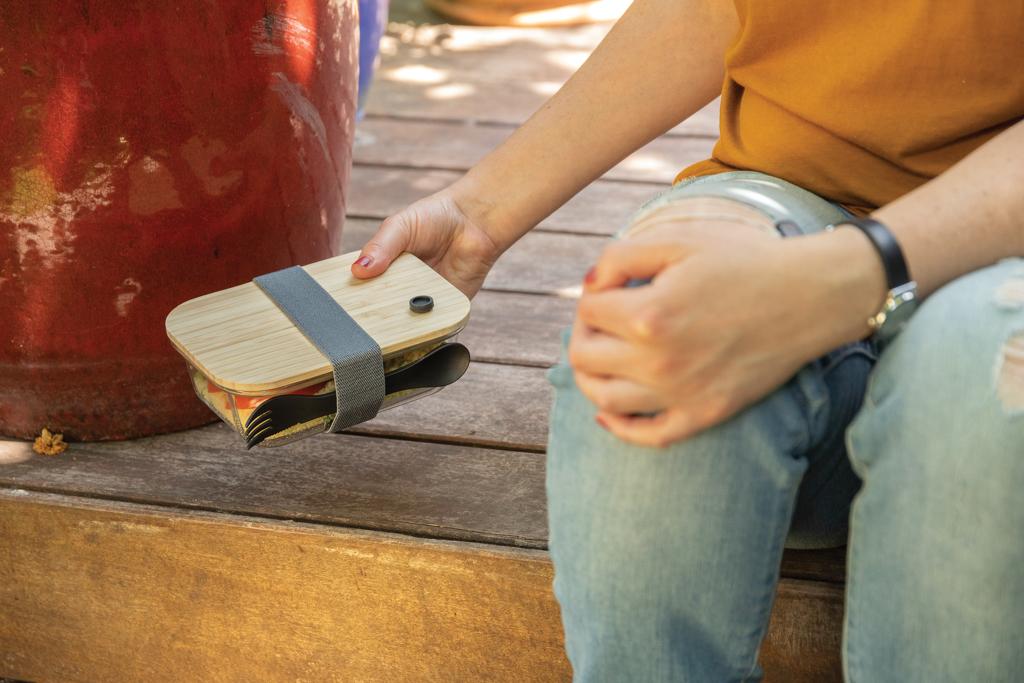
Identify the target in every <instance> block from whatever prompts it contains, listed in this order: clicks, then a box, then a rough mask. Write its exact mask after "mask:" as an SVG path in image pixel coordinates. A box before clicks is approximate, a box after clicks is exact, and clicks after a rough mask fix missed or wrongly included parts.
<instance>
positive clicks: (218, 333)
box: [166, 251, 470, 395]
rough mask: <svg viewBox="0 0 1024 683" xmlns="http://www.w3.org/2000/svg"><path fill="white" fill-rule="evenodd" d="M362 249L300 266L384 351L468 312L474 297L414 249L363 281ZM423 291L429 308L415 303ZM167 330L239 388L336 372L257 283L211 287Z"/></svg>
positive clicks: (460, 321) (175, 314)
mask: <svg viewBox="0 0 1024 683" xmlns="http://www.w3.org/2000/svg"><path fill="white" fill-rule="evenodd" d="M358 256H359V252H355V251H354V252H351V253H348V254H343V255H341V256H335V257H333V258H329V259H325V260H323V261H317V262H316V263H311V264H309V265H307V266H303V268H304V269H305V271H306V272H307V273H309V274H310V275H311V276H312V277H313V279H314V280H316V281H317V282H318V283H320V286H321V287H323V288H324V289H325V290H327V292H328V294H330V295H331V296H332V297H333V298H334V300H335V301H337V302H338V303H339V304H340V305H341V307H342V308H344V309H345V311H346V312H348V314H349V315H350V316H352V318H353V319H354V320H355V321H356V322H357V323H359V325H360V327H362V328H363V329H364V330H366V332H367V334H369V335H370V336H371V337H373V339H374V340H375V341H376V342H377V344H379V345H380V349H381V354H382V355H383V357H384V358H389V357H391V356H395V355H398V354H400V353H402V352H403V351H406V350H408V349H411V348H413V347H416V346H419V345H420V344H424V343H429V342H432V341H440V340H442V339H445V338H447V337H449V336H451V335H452V334H454V333H455V332H457V331H458V330H460V329H461V328H462V327H463V326H464V325H465V324H466V321H467V320H468V319H469V308H470V305H469V299H468V298H466V295H465V294H463V293H462V292H461V291H459V290H458V289H457V288H456V287H455V286H454V285H452V284H451V283H450V282H448V281H447V280H445V279H444V278H443V277H441V276H440V275H438V274H437V272H435V271H434V270H433V269H432V268H430V267H429V266H428V265H426V264H425V263H423V262H422V261H420V260H419V259H418V258H416V257H415V256H413V255H412V254H402V255H401V256H399V257H398V258H397V259H395V261H394V263H392V264H391V267H390V268H388V270H387V272H385V273H384V274H383V275H381V276H379V277H376V278H374V279H372V280H358V279H356V278H355V277H353V276H352V273H351V271H350V267H351V265H352V262H353V261H355V259H356V258H358ZM421 294H425V295H427V296H430V297H432V298H433V300H434V308H433V310H431V311H430V312H429V313H415V312H413V311H412V310H410V307H409V300H410V299H412V298H413V297H415V296H418V295H421ZM166 327H167V336H168V337H169V338H170V340H171V343H172V344H174V346H175V348H176V349H177V350H178V352H179V353H181V355H183V356H184V357H185V359H186V360H187V361H188V362H189V363H191V364H192V365H193V366H195V367H196V368H197V369H198V370H199V371H200V372H202V373H203V374H204V375H206V376H207V378H209V379H210V380H211V381H213V382H214V383H215V384H218V385H219V386H221V387H223V388H224V389H227V390H228V391H231V392H234V393H239V394H255V395H259V394H265V393H270V392H273V391H276V390H280V389H284V388H287V387H291V386H296V385H301V384H306V383H310V382H314V381H317V380H321V379H328V378H330V376H331V364H330V363H329V362H328V360H327V359H326V358H325V357H324V356H323V355H322V354H321V353H320V352H319V351H318V350H317V348H316V347H315V346H313V344H311V343H310V342H309V341H308V340H307V339H306V337H305V336H303V334H302V332H301V331H300V330H299V329H298V328H296V327H295V326H294V325H292V323H291V321H290V320H288V317H287V316H285V314H284V313H282V312H281V310H280V309H279V308H278V307H277V305H276V304H274V302H273V301H271V300H270V299H269V298H268V297H267V295H266V294H264V293H263V291H262V290H260V289H259V287H257V286H256V285H255V284H254V283H252V282H247V283H245V284H244V285H239V286H237V287H231V288H230V289H224V290H221V291H219V292H213V293H212V294H206V295H203V296H200V297H196V298H195V299H191V300H189V301H186V302H185V303H183V304H181V305H179V306H177V307H176V308H175V309H174V310H173V311H171V312H170V314H169V315H168V316H167V322H166Z"/></svg>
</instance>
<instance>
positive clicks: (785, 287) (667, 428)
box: [569, 200, 884, 447]
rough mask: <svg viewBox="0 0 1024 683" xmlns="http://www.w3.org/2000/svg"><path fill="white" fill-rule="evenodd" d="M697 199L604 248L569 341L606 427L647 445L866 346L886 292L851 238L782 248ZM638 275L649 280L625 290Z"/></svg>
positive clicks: (751, 222)
mask: <svg viewBox="0 0 1024 683" xmlns="http://www.w3.org/2000/svg"><path fill="white" fill-rule="evenodd" d="M686 204H687V200H683V201H681V202H679V206H674V207H673V206H672V205H669V206H668V207H666V208H664V209H662V210H658V211H655V212H654V213H652V214H650V215H648V216H646V217H644V218H643V219H642V224H636V225H634V226H633V228H632V230H631V231H630V233H629V234H627V236H626V237H624V238H623V239H622V240H620V241H617V242H615V243H613V244H611V245H610V246H608V247H607V248H606V249H605V251H604V252H603V253H602V255H601V257H600V259H599V260H598V262H597V263H596V264H595V265H594V267H593V268H592V269H591V270H590V271H589V272H588V274H587V277H586V279H585V281H584V286H583V294H582V296H581V298H580V301H579V307H578V309H577V316H576V321H575V324H574V327H573V334H572V339H571V342H570V344H569V363H570V365H571V366H572V368H573V370H574V374H575V379H576V384H577V386H578V387H579V389H580V391H581V392H582V393H583V394H584V395H585V396H586V397H587V398H588V399H590V401H592V402H593V403H594V405H595V406H596V407H597V410H598V412H597V416H596V419H597V421H598V423H599V424H600V425H601V426H602V427H604V428H605V429H607V430H608V431H610V432H611V433H613V434H615V435H616V436H618V437H619V438H621V439H623V440H625V441H629V442H632V443H636V444H640V445H646V446H655V447H663V446H666V445H669V444H671V443H674V442H676V441H679V440H682V439H685V438H687V437H689V436H691V435H693V434H695V433H697V432H699V431H701V430H704V429H707V428H709V427H712V426H714V425H716V424H718V423H720V422H723V421H724V420H726V419H728V418H729V417H731V416H733V415H734V414H736V413H738V412H739V411H741V410H743V409H744V408H746V407H747V406H749V405H751V404H753V403H755V402H756V401H758V400H760V399H761V398H763V397H764V396H766V395H768V394H769V393H770V392H772V391H773V390H774V389H776V388H778V387H779V386H781V385H782V384H784V383H785V382H786V381H787V380H788V379H789V378H791V377H792V376H793V375H794V374H795V373H796V372H797V371H798V370H799V369H800V368H801V367H802V366H803V365H805V364H806V363H808V362H809V361H811V360H813V359H814V358H816V357H817V356H819V355H821V354H823V353H825V352H827V351H829V350H830V349H832V348H835V347H837V346H839V345H841V344H842V343H845V342H847V341H853V340H855V339H857V338H860V337H863V336H864V335H865V334H866V333H867V329H866V323H865V321H866V313H867V312H870V311H871V309H872V307H873V306H875V305H876V303H877V300H878V297H879V296H881V295H882V293H883V292H884V287H883V285H884V278H883V279H882V281H881V282H880V281H879V280H880V277H881V274H880V272H879V267H878V265H877V264H875V263H873V262H872V260H871V259H873V258H874V254H873V253H872V252H871V249H870V246H869V245H865V244H864V243H863V240H861V238H859V237H858V236H856V235H853V234H852V233H851V232H850V231H846V230H837V231H836V232H835V233H821V234H815V235H811V236H806V237H799V238H790V239H785V240H783V239H781V238H779V237H778V236H777V235H776V234H774V231H773V229H772V227H771V223H770V221H767V219H764V218H761V219H760V224H759V220H758V219H752V218H751V216H750V214H749V211H748V210H747V209H746V207H742V205H736V209H735V211H730V210H724V208H723V207H722V206H717V207H716V208H715V210H714V211H711V212H709V211H708V210H707V204H706V203H705V204H704V206H703V209H701V208H700V205H699V204H698V205H690V206H684V205H686ZM702 212H703V214H704V215H705V216H706V217H701V213H702ZM858 240H859V241H858ZM638 279H650V283H649V284H646V285H643V286H637V287H625V285H626V284H627V283H628V282H630V281H631V280H638Z"/></svg>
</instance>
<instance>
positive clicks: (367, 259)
mask: <svg viewBox="0 0 1024 683" xmlns="http://www.w3.org/2000/svg"><path fill="white" fill-rule="evenodd" d="M371 263H373V257H372V256H363V257H360V259H359V260H358V261H356V265H357V266H362V267H363V268H369V267H370V264H371Z"/></svg>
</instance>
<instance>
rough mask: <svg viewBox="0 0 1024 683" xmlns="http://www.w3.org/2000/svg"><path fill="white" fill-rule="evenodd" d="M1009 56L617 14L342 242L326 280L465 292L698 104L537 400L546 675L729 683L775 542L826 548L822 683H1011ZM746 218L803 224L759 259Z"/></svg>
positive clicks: (1012, 41)
mask: <svg viewBox="0 0 1024 683" xmlns="http://www.w3.org/2000/svg"><path fill="white" fill-rule="evenodd" d="M723 54H724V60H723ZM1022 61H1024V4H1022V3H1020V2H1019V1H1018V2H1003V3H948V4H943V5H942V6H941V7H938V6H935V5H933V4H932V3H929V2H927V1H925V0H906V1H904V2H898V3H886V2H881V1H880V0H871V1H869V2H865V3H857V4H856V5H851V4H849V3H842V2H839V1H838V0H830V1H827V2H813V3H812V2H809V1H807V0H801V1H796V2H793V1H789V2H783V1H781V0H762V1H760V2H752V1H751V0H736V2H735V4H733V3H730V2H725V1H724V0H637V1H636V2H635V3H634V5H633V7H632V8H631V9H630V10H629V11H628V12H627V14H626V15H625V16H624V17H623V18H622V19H621V20H620V21H619V23H618V24H617V25H616V26H615V28H614V29H613V30H612V31H611V32H610V33H609V34H608V36H607V38H606V39H605V40H604V42H603V43H602V44H601V45H600V47H598V49H597V50H595V52H594V53H593V55H592V56H591V57H590V59H589V60H588V61H587V63H586V64H584V66H583V67H582V68H581V69H580V70H579V72H578V73H577V74H575V75H574V76H573V78H572V79H571V80H570V81H569V82H568V83H567V84H566V85H565V87H563V88H562V90H561V91H560V92H559V93H558V94H556V95H555V96H554V97H553V98H552V99H551V100H550V101H549V102H548V103H547V104H545V105H544V107H542V108H541V109H540V110H539V111H538V112H537V113H536V114H535V115H534V116H533V117H532V118H531V119H530V120H529V121H528V122H527V123H526V124H525V125H524V126H523V127H522V128H520V129H519V130H518V131H517V132H516V133H515V134H514V135H512V136H511V137H510V138H509V140H508V141H507V142H506V143H504V144H503V145H502V146H501V147H499V148H498V149H497V150H495V151H494V152H493V153H491V154H490V155H489V156H488V157H487V158H485V159H484V160H483V161H481V162H480V163H479V164H478V165H477V166H476V167H475V168H473V169H472V170H471V171H469V172H468V173H467V174H466V175H465V177H463V178H462V179H460V180H459V181H457V182H456V183H455V184H453V185H452V186H451V187H449V188H447V189H446V190H444V191H442V192H440V193H438V194H436V195H434V196H432V197H429V198H427V199H424V200H422V201H419V202H417V203H415V204H413V205H412V206H410V207H409V208H407V209H406V210H404V211H402V212H401V213H399V214H397V215H395V216H392V217H390V218H389V219H388V220H386V221H385V222H384V223H383V224H382V226H381V228H380V230H379V232H378V233H377V234H376V236H375V237H374V238H373V239H372V240H371V241H370V242H369V243H367V245H366V246H365V247H364V249H363V252H362V255H361V258H360V259H359V260H358V261H357V263H356V264H355V266H353V272H354V273H355V274H356V275H357V276H358V277H372V276H374V275H377V274H379V273H380V272H382V271H383V270H384V269H385V268H386V267H387V265H388V264H389V263H390V261H391V260H392V259H393V258H394V257H395V256H396V255H398V254H399V253H401V252H402V251H406V250H408V251H411V252H413V253H415V254H418V255H419V256H420V257H422V258H424V259H425V260H427V261H428V262H429V263H431V264H432V265H434V267H435V268H437V270H438V271H440V272H441V273H442V274H443V275H445V276H446V277H447V278H448V279H450V280H451V281H452V282H454V283H455V284H456V285H458V286H459V287H460V288H461V289H462V290H463V291H465V292H466V293H468V294H470V295H472V294H474V293H475V292H476V291H477V290H478V289H479V287H480V285H481V283H482V282H483V279H484V276H485V274H486V273H487V271H488V269H489V268H490V267H491V265H492V264H493V263H494V261H495V260H496V259H497V258H498V257H499V255H500V254H501V253H502V252H503V251H504V250H505V249H507V248H508V247H509V246H510V245H511V244H512V243H513V242H514V241H515V240H516V239H518V238H519V237H521V236H522V235H523V234H524V233H525V232H527V231H528V230H529V229H530V228H532V227H533V226H534V225H536V224H537V223H538V222H539V221H541V220H542V219H543V218H544V217H546V216H547V215H549V214H550V213H551V212H553V211H554V210H555V209H556V208H557V207H559V206H560V205H561V204H563V203H564V202H565V201H567V200H568V199H569V198H570V197H571V196H573V195H574V194H575V193H576V192H578V191H579V190H580V189H581V188H582V187H584V186H585V185H586V184H588V183H589V182H591V181H592V180H594V179H595V178H597V177H598V176H600V175H601V174H602V173H603V172H604V171H606V170H607V169H608V168H610V167H611V166H613V165H614V164H615V163H617V162H618V161H619V160H621V159H623V158H624V157H625V156H626V155H628V154H629V153H630V152H632V151H634V150H636V149H637V148H639V147H640V146H642V145H644V144H645V143H647V142H648V141H650V140H651V139H653V138H654V137H656V136H658V135H660V134H661V133H663V132H665V131H666V130H668V129H669V128H671V127H672V126H674V125H676V124H677V123H678V122H680V121H682V120H683V119H685V118H687V117H688V116H690V115H691V114H693V113H694V112H696V111H697V110H698V109H699V108H701V107H702V106H704V105H706V104H707V103H708V102H710V101H711V100H712V99H713V98H714V97H715V96H716V95H718V94H719V93H721V95H722V116H721V138H720V140H719V141H718V143H717V145H716V147H715V151H714V156H713V159H711V160H708V161H706V162H702V163H700V164H697V165H696V166H694V167H691V168H690V169H687V170H685V171H684V172H683V173H681V174H680V182H679V183H678V184H677V186H676V187H675V188H674V189H673V190H671V191H670V192H669V193H668V194H667V195H666V196H665V197H663V198H661V199H659V200H658V201H657V202H656V203H655V205H653V206H652V207H650V208H648V209H647V210H645V211H644V212H643V213H642V214H641V215H640V216H638V218H637V219H636V220H635V221H634V223H633V225H632V227H631V228H630V230H628V231H627V232H626V234H625V235H624V236H623V237H622V239H621V240H619V241H617V242H616V243H614V244H613V245H612V246H610V247H609V248H608V249H607V250H606V251H605V252H604V254H603V255H602V256H601V258H600V260H599V261H598V263H597V264H595V266H594V268H593V269H592V270H591V271H590V273H589V274H588V276H587V279H586V282H585V283H584V292H583V295H582V297H581V299H580V302H579V309H578V314H577V321H576V323H575V326H574V330H573V334H572V338H571V341H570V342H569V343H568V352H567V359H568V364H564V363H563V364H562V365H559V366H558V367H556V368H554V369H553V371H552V373H551V378H552V382H553V383H554V385H555V387H556V398H555V404H554V408H553V414H552V419H551V438H550V448H549V462H548V494H549V507H550V525H551V554H552V558H553V559H554V562H555V569H556V578H555V592H556V595H557V597H558V599H559V602H560V604H561V607H562V617H563V622H564V627H565V634H566V648H567V651H568V654H569V657H570V660H571V661H572V664H573V668H574V672H575V676H576V678H577V680H581V681H599V680H600V681H605V680H607V681H650V680H673V681H676V680H678V681H726V680H728V681H747V680H757V679H759V677H760V670H759V669H758V666H757V662H756V657H757V650H758V647H759V645H760V642H761V639H762V637H763V635H764V632H765V628H766V625H767V620H768V615H769V612H770V607H771V600H772V596H773V594H774V589H775V584H776V581H777V579H778V571H779V562H780V557H781V553H782V548H783V545H784V544H785V543H786V542H787V538H788V542H789V544H790V545H793V546H797V547H824V546H829V545H839V544H842V543H843V542H846V541H847V536H848V543H849V559H848V562H849V571H848V584H847V610H846V624H845V636H844V669H845V676H846V678H847V680H850V681H871V682H875V681H890V680H891V681H904V682H905V681H929V682H934V681H963V680H978V681H1010V680H1015V679H1016V678H1018V677H1019V672H1020V671H1021V670H1024V648H1021V647H1020V644H1021V642H1022V640H1024V571H1021V569H1020V568H1021V566H1022V565H1024V534H1022V533H1021V529H1022V528H1024V506H1021V505H1020V504H1019V502H1018V496H1019V493H1018V492H1019V491H1021V490H1024V260H1022V259H1021V258H1019V257H1021V256H1024V218H1022V216H1024V190H1022V189H1021V188H1022V187H1024V161H1022V160H1024V123H1022V122H1021V120H1022V116H1024V69H1021V68H1020V66H1021V64H1022ZM723 81H724V86H723V85H722V84H723ZM736 171H740V172H741V173H739V174H738V175H737V174H736ZM751 171H753V172H756V173H744V172H751ZM759 174H767V175H759ZM776 179H781V180H776ZM784 181H788V182H784ZM743 183H753V184H754V185H755V186H756V187H763V188H764V192H763V193H762V192H750V193H748V195H749V196H754V195H756V196H758V197H760V199H758V200H756V201H754V202H753V204H750V203H744V202H743V201H737V197H740V196H741V195H742V193H743V192H745V191H746V190H745V189H744V188H743V187H742V185H743ZM695 188H702V191H700V192H698V191H696V189H695ZM737 188H738V189H737ZM801 188H802V189H801ZM748 189H749V188H748ZM805 190H809V191H810V193H813V195H811V194H809V193H807V192H805ZM737 193H739V194H737ZM709 195H710V196H709ZM765 197H767V198H765ZM773 197H774V199H773ZM775 199H778V200H779V201H778V202H775ZM758 202H761V203H762V204H763V205H764V206H774V205H783V206H785V207H789V208H793V207H796V208H795V209H793V210H794V211H796V212H797V213H800V212H803V214H807V212H810V214H813V215H814V216H818V217H819V218H820V220H818V221H817V223H818V224H814V223H815V220H816V219H813V218H812V219H809V220H804V221H803V224H802V225H798V226H797V227H798V230H797V232H800V233H812V234H805V235H801V236H799V237H797V238H795V239H779V238H778V235H777V234H776V233H775V231H774V229H773V225H774V224H775V223H776V222H779V221H778V218H779V217H778V216H771V218H770V219H766V218H765V215H766V214H765V212H760V211H753V212H752V209H751V207H752V206H755V205H757V203H758ZM780 203H781V204H780ZM830 212H831V214H832V215H830ZM855 215H856V216H870V218H871V219H872V221H863V220H859V221H857V224H851V223H849V222H847V221H851V220H855V219H853V218H851V217H852V216H855ZM796 222H797V223H800V221H796ZM826 223H829V224H832V225H835V229H832V230H820V228H822V227H823V226H824V225H825V224H826ZM766 227H767V228H768V229H765V228H766ZM783 232H785V230H783ZM908 271H909V272H908ZM911 277H912V280H911ZM643 282H649V284H646V285H645V286H637V287H633V286H630V287H625V286H624V285H627V284H637V283H643ZM918 303H919V304H920V305H918ZM915 308H916V310H914V309H915ZM911 313H913V315H910V314H911ZM858 489H859V493H857V492H858ZM854 494H857V496H856V501H855V502H854V503H853V505H852V512H851V501H853V500H854ZM848 518H849V520H850V525H849V533H848V532H847V519H848Z"/></svg>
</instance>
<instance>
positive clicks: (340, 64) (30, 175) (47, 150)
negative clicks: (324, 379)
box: [0, 0, 358, 439]
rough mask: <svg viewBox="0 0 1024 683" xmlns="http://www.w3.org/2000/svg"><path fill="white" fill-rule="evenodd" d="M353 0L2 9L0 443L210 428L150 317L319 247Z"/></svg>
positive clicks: (351, 47)
mask: <svg viewBox="0 0 1024 683" xmlns="http://www.w3.org/2000/svg"><path fill="white" fill-rule="evenodd" d="M355 3H356V0H264V1H261V2H252V0H214V1H211V0H173V1H172V0H52V1H50V2H46V3H43V4H42V5H41V4H40V3H35V2H0V92H2V93H3V97H2V99H0V433H3V434H7V435H13V436H19V437H30V436H32V435H34V434H37V433H38V432H39V430H40V429H41V428H42V427H44V426H45V427H49V428H50V429H51V430H56V431H63V432H64V433H65V434H66V435H67V436H68V437H70V438H78V439H120V438H128V437H134V436H141V435H146V434H155V433H159V432H166V431H172V430H176V429H182V428H185V427H190V426H194V425H197V424H201V423H203V422H208V421H210V420H211V419H213V418H214V416H213V415H212V414H211V413H210V411H209V410H207V409H206V408H205V407H204V406H203V405H202V404H200V403H199V401H198V400H197V399H196V398H195V396H194V395H193V393H192V389H191V386H190V384H189V379H188V375H187V373H186V371H185V366H184V364H183V362H182V360H181V358H180V357H179V356H178V355H177V354H176V353H175V352H174V351H173V350H172V349H171V347H170V345H169V343H168V341H167V338H166V334H165V332H164V318H165V317H166V315H167V313H168V311H170V310H171V308H173V307H174V306H175V305H176V304H178V303H180V302H182V301H184V300H186V299H189V298H191V297H194V296H197V295H199V294H202V293H204V292H210V291H214V290H217V289H222V288H224V287H229V286H232V285H236V284H239V283H241V282H245V281H247V280H249V279H251V278H252V277H253V276H255V275H258V274H260V273H265V272H268V271H271V270H275V269H278V268H283V267H285V266H288V265H291V264H295V263H308V262H310V261H316V260H319V259H323V258H326V257H328V256H331V255H333V254H335V253H336V251H337V249H338V246H339V244H340V237H341V226H342V221H343V220H344V215H345V188H346V186H347V183H348V177H349V171H350V168H351V143H352V123H353V116H354V113H355V88H356V76H357V59H358V50H357V48H358V46H357V25H358V19H357V16H356V9H355Z"/></svg>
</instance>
